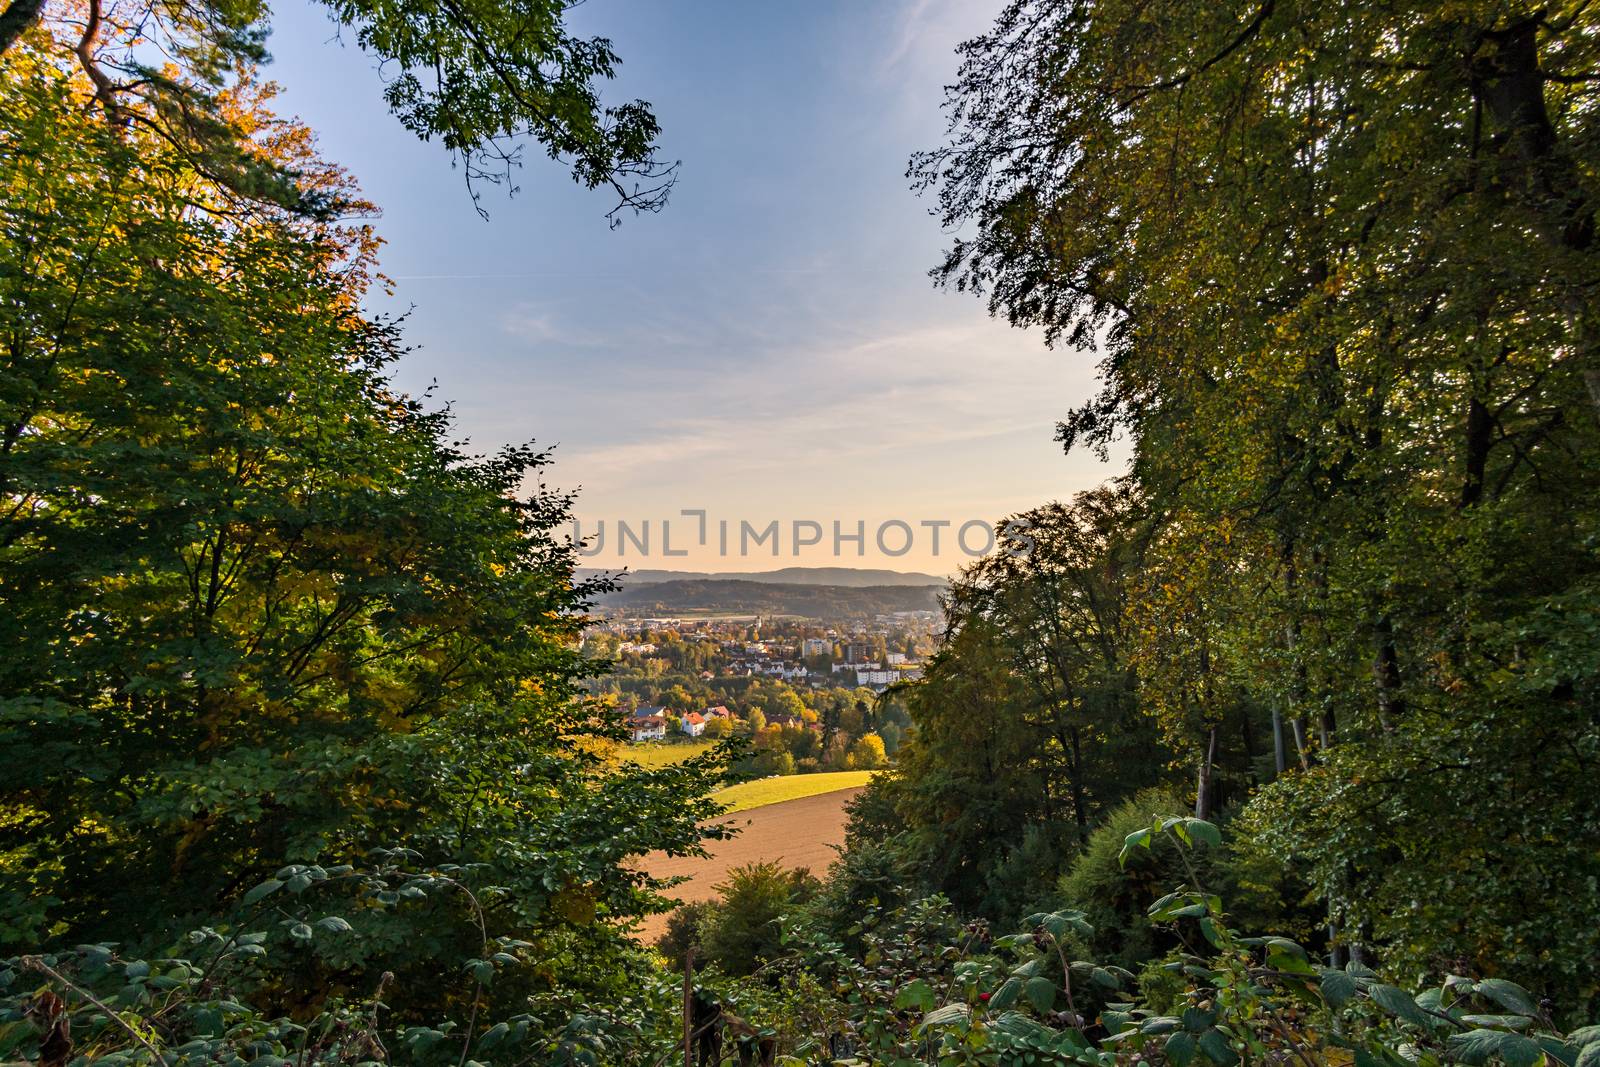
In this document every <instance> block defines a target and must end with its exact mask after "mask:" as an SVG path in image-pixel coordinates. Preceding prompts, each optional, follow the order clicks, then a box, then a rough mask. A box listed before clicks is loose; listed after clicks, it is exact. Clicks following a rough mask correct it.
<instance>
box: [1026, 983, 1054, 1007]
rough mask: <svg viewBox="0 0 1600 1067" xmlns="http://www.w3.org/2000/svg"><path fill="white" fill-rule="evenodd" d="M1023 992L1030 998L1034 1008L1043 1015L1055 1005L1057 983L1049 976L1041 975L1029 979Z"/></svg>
mask: <svg viewBox="0 0 1600 1067" xmlns="http://www.w3.org/2000/svg"><path fill="white" fill-rule="evenodd" d="M1022 992H1023V995H1024V996H1026V997H1027V998H1028V1003H1029V1004H1032V1005H1033V1010H1034V1011H1036V1012H1039V1013H1040V1014H1041V1015H1042V1014H1044V1013H1045V1012H1047V1011H1049V1010H1050V1009H1051V1008H1053V1007H1055V1003H1056V984H1055V982H1053V981H1051V980H1050V979H1048V978H1045V977H1042V976H1041V977H1038V978H1030V979H1028V984H1027V985H1025V986H1023V987H1022Z"/></svg>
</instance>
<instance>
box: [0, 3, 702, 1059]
mask: <svg viewBox="0 0 1600 1067" xmlns="http://www.w3.org/2000/svg"><path fill="white" fill-rule="evenodd" d="M469 8H470V10H469V9H461V10H458V11H456V13H455V14H453V15H452V16H451V17H450V18H447V19H440V18H436V17H435V16H434V15H429V14H425V13H421V12H420V11H419V10H418V9H412V8H407V9H406V10H403V11H402V10H399V9H393V8H377V9H372V8H368V7H365V6H362V5H359V4H358V5H353V6H351V5H342V6H340V7H339V8H338V10H337V12H336V13H337V15H338V16H339V18H340V19H341V20H342V21H343V22H344V23H345V24H347V25H349V26H350V27H351V28H352V30H353V32H354V33H355V34H356V36H357V37H358V40H359V41H360V43H361V44H362V46H363V47H364V48H367V49H368V50H370V51H372V52H374V53H376V54H378V55H379V56H382V57H384V58H386V59H388V60H389V61H391V64H392V65H393V66H394V68H395V70H396V71H397V72H398V73H400V74H401V75H402V76H400V77H399V78H398V80H395V81H391V82H390V84H389V91H388V98H389V100H390V102H391V103H392V104H393V105H394V106H395V107H396V109H397V110H398V111H399V112H400V113H401V115H402V117H403V119H404V121H405V122H406V123H407V124H409V125H411V126H412V127H413V128H414V129H416V130H417V131H418V132H420V133H425V134H430V135H437V136H439V137H441V138H443V139H444V140H445V141H446V143H447V144H449V145H450V146H451V148H452V149H454V150H455V151H457V152H458V153H460V154H461V156H462V157H463V158H465V159H466V160H467V161H468V164H469V167H471V168H474V169H475V170H476V169H477V168H480V167H482V166H486V165H488V160H490V159H492V158H495V151H496V146H497V145H498V146H499V147H500V148H507V147H508V146H506V145H503V144H500V138H501V137H502V136H506V137H509V136H513V135H521V134H524V133H531V134H532V135H533V136H534V137H535V138H536V139H539V140H541V141H542V142H543V143H544V144H545V145H547V146H548V147H549V148H550V149H551V151H552V153H558V154H560V155H563V156H565V157H567V158H569V159H571V158H573V157H576V163H575V166H576V168H577V174H578V176H579V177H580V179H582V180H586V181H589V182H590V184H596V183H599V182H607V183H609V182H610V180H611V179H612V178H613V177H615V176H617V175H618V174H619V173H628V174H631V175H634V176H637V174H638V173H640V172H641V170H647V169H649V159H650V153H651V151H652V147H651V142H652V140H653V131H654V120H653V119H651V118H650V116H649V112H648V109H646V108H644V107H643V105H633V106H632V107H628V108H623V109H621V110H616V109H612V110H610V111H607V110H606V109H604V108H602V107H601V106H600V105H599V103H598V99H597V97H596V96H595V90H594V84H595V83H596V82H597V81H599V80H603V79H604V78H606V77H608V76H609V74H610V72H611V69H612V67H613V66H614V63H615V57H614V56H613V55H612V54H611V52H610V48H609V46H608V45H607V44H606V43H605V42H604V41H603V40H586V39H582V38H576V37H573V36H571V35H570V34H568V33H567V32H566V31H565V30H564V29H563V28H562V26H563V24H562V22H561V15H562V12H563V5H562V4H559V3H550V4H546V3H541V2H537V0H534V2H530V3H525V4H516V5H509V6H507V5H488V6H486V5H469ZM262 14H263V11H262V9H261V8H260V7H259V5H254V4H244V5H230V4H222V5H210V4H206V3H203V2H202V3H194V4H190V3H177V4H164V5H161V6H159V7H158V8H156V9H152V10H144V11H141V12H132V11H124V10H120V9H119V10H116V11H113V10H109V9H102V7H101V5H99V4H98V3H96V2H92V0H89V2H85V3H82V4H77V3H74V4H67V5H52V6H50V7H49V8H48V9H45V8H43V7H42V6H41V5H37V4H33V5H29V4H13V5H11V6H10V8H8V10H7V11H6V12H5V13H4V16H3V25H4V28H5V33H4V34H3V35H0V958H4V960H5V962H3V963H0V1059H4V1060H6V1061H8V1062H9V1061H12V1060H15V1059H17V1058H19V1057H20V1058H22V1059H25V1060H28V1061H34V1062H44V1063H52V1064H61V1063H67V1062H105V1063H112V1062H118V1059H119V1057H120V1059H121V1061H122V1062H137V1061H142V1062H151V1063H154V1062H163V1063H165V1062H176V1061H178V1060H179V1059H186V1060H189V1061H193V1062H198V1061H201V1060H205V1061H210V1060H217V1061H219V1062H258V1063H270V1062H287V1057H289V1056H293V1057H294V1058H295V1061H296V1062H300V1063H310V1062H326V1063H333V1062H353V1061H356V1060H365V1061H371V1060H374V1059H389V1058H391V1057H398V1058H403V1059H411V1060H413V1061H418V1062H430V1058H437V1059H440V1060H443V1059H448V1061H449V1062H452V1063H454V1062H458V1061H459V1060H461V1059H463V1058H465V1057H466V1056H467V1051H466V1050H467V1049H468V1048H469V1047H471V1048H480V1047H481V1049H482V1050H484V1051H486V1050H487V1049H488V1048H490V1047H491V1046H493V1045H495V1044H496V1043H500V1044H503V1045H504V1047H507V1048H517V1049H520V1050H522V1051H521V1053H520V1054H521V1055H523V1056H525V1057H526V1056H528V1055H532V1053H530V1052H529V1051H528V1050H529V1049H530V1048H532V1047H534V1046H535V1045H537V1046H538V1047H541V1048H542V1047H544V1045H545V1044H549V1043H552V1042H554V1041H555V1040H556V1037H555V1035H558V1034H559V1033H560V1032H561V1028H562V1027H563V1026H564V1025H565V1022H566V1020H567V1019H568V1017H569V1016H570V1004H571V1003H572V1002H573V1001H574V1000H575V999H582V998H584V997H595V998H602V999H603V998H614V997H619V996H624V995H626V992H627V990H628V989H629V988H630V986H631V984H632V983H633V982H634V981H636V980H637V978H638V976H639V975H641V974H643V973H645V971H646V963H645V960H644V959H643V957H642V955H641V953H640V951H639V950H638V948H637V946H636V945H635V944H634V942H632V941H631V940H629V939H628V938H627V937H626V930H627V927H628V924H629V923H630V922H632V921H633V920H635V919H637V918H638V917H639V916H641V915H643V914H646V913H648V912H650V911H651V910H656V909H658V908H659V903H658V900H659V898H658V897H657V895H656V893H655V890H656V889H658V888H659V886H657V885H656V884H655V883H654V882H652V881H651V880H650V879H648V878H647V877H645V876H644V875H642V874H641V873H639V871H638V870H637V869H636V867H635V865H633V864H632V863H631V862H630V861H632V860H634V859H636V858H637V857H639V856H642V855H643V854H645V853H647V852H649V851H651V850H653V849H663V850H666V851H668V852H671V853H677V854H683V853H684V852H688V851H693V850H694V849H696V848H697V847H698V846H699V843H700V841H701V840H702V838H703V836H704V831H703V830H702V829H701V828H700V826H699V825H698V822H699V818H700V815H701V812H699V811H697V810H696V808H695V806H694V803H693V800H694V798H697V797H699V798H703V797H704V796H705V795H706V794H707V793H708V792H709V791H711V790H713V789H714V788H716V786H717V785H718V784H719V782H720V777H721V776H720V773H719V767H718V763H717V760H718V756H716V755H713V756H708V757H704V758H700V759H696V760H691V761H689V762H687V763H685V764H681V765H678V766H674V767H671V768H666V769H662V770H656V771H643V770H640V769H639V768H637V767H631V766H622V767H610V766H607V765H605V764H604V763H603V762H602V760H601V759H600V758H599V757H598V756H597V755H595V745H594V744H592V742H596V741H599V740H610V739H616V738H619V737H621V736H622V729H621V725H620V723H619V722H617V721H614V720H613V719H610V718H607V717H606V715H605V714H604V712H603V710H602V709H600V708H598V707H597V706H596V705H594V704H593V703H592V702H590V701H588V700H587V699H586V693H585V691H584V690H583V689H582V688H581V686H580V685H579V682H580V679H581V678H582V676H583V675H584V674H585V673H586V672H587V671H588V669H589V666H588V663H587V661H586V660H584V659H583V657H582V656H581V655H580V653H579V651H578V638H579V634H580V632H581V630H582V627H583V625H584V621H585V620H584V611H585V608H586V605H587V603H588V602H589V601H590V600H591V599H592V598H593V597H594V596H595V595H596V594H598V593H600V592H603V591H604V589H605V585H604V584H603V583H597V582H581V581H575V580H574V577H573V569H574V564H575V562H576V556H575V548H574V546H573V545H572V544H571V543H570V542H569V541H568V540H567V539H566V538H565V537H564V536H563V530H564V529H566V528H567V527H568V524H569V523H570V521H571V516H570V511H569V503H570V500H569V498H568V497H567V496H566V495H565V494H562V493H559V492H555V491H550V490H546V489H544V488H543V487H542V483H541V480H540V478H541V472H543V471H545V469H546V467H547V464H548V456H547V455H546V454H545V453H544V452H543V451H541V450H539V449H537V448H534V447H532V446H515V447H509V448H506V449H504V450H502V451H501V452H499V453H497V454H495V455H492V456H476V455H473V454H470V453H468V452H466V451H463V449H462V446H460V445H459V444H457V443H456V438H457V431H456V430H455V429H454V428H453V427H452V425H451V421H450V419H449V417H448V415H447V414H445V413H443V412H440V411H435V410H429V409H428V408H427V407H426V406H424V405H423V404H422V403H419V402H418V401H416V400H415V399H412V398H409V397H407V396H405V395H403V394H401V393H399V392H397V391H396V390H395V388H394V387H393V386H392V385H391V384H390V381H389V373H390V367H391V365H392V363H393V361H394V360H395V359H396V358H398V357H399V356H400V355H401V354H402V352H403V351H404V341H403V339H402V336H401V334H400V331H399V329H398V326H397V325H396V324H395V323H392V322H388V321H384V320H380V319H375V318H373V317H370V316H368V315H366V314H364V313H363V311H362V309H361V303H362V300H363V297H364V296H365V295H366V293H367V291H368V287H369V286H370V284H371V283H372V279H373V277H374V270H375V264H374V259H373V253H374V251H375V248H376V244H377V242H376V238H375V236H374V235H373V233H372V232H371V230H370V228H369V226H368V224H367V221H366V220H367V219H368V218H369V217H370V215H371V213H372V209H371V207H370V206H369V205H366V204H365V203H364V202H363V201H362V200H361V199H360V197H359V194H358V192H357V190H356V189H355V187H354V185H353V183H352V182H351V181H350V180H349V179H348V178H347V177H346V176H345V175H343V174H342V173H341V172H340V171H339V170H338V169H337V168H336V167H334V166H333V165H331V164H329V163H327V162H325V161H323V160H321V159H319V158H318V157H317V156H316V155H315V153H314V151H313V142H312V138H311V135H310V132H309V131H307V130H305V129H304V128H302V127H300V126H297V125H296V124H294V123H292V122H289V121H286V120H284V119H282V118H281V117H279V116H277V115H275V114H274V113H273V112H272V110H271V107H270V99H271V93H270V91H269V89H268V88H267V87H266V86H265V85H264V84H262V83H260V82H259V81H258V80H257V79H256V77H255V64H256V63H257V62H258V61H259V60H260V59H261V58H262V56H263V52H262V49H261V40H262V38H263V35H264V32H265V26H264V24H263V23H262V22H261V21H260V16H261V15H262ZM134 16H137V17H136V18H133V17H134ZM130 18H132V19H133V20H132V21H130ZM530 20H532V21H533V22H536V23H537V24H538V25H539V26H540V30H539V32H538V33H537V34H530V33H527V32H526V31H527V29H528V26H529V22H530ZM469 37H470V38H471V40H473V41H474V42H476V45H475V47H474V48H473V49H464V48H463V47H462V46H463V44H464V42H465V41H466V40H467V39H468V38H469ZM163 56H164V57H166V60H170V62H166V61H163V65H161V66H160V67H156V68H152V67H150V66H148V65H147V63H148V62H149V61H150V60H151V59H152V57H156V58H160V57H163ZM469 57H470V58H469ZM418 70H422V71H426V73H427V75H428V79H429V86H431V87H425V86H424V85H423V83H422V82H421V81H419V80H417V79H416V77H415V76H414V74H415V72H416V71H418ZM489 70H493V71H494V76H493V77H490V76H489V75H488V74H487V73H486V72H487V71H489ZM483 153H487V155H484V154H483ZM501 158H504V157H501ZM479 173H480V174H481V171H480V172H479ZM630 182H631V179H630ZM618 187H619V188H620V185H619V186H618ZM513 1032H514V1033H513ZM508 1035H512V1036H510V1037H508ZM446 1046H448V1048H449V1051H448V1052H446V1051H444V1048H445V1047H446ZM179 1050H181V1051H179Z"/></svg>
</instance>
